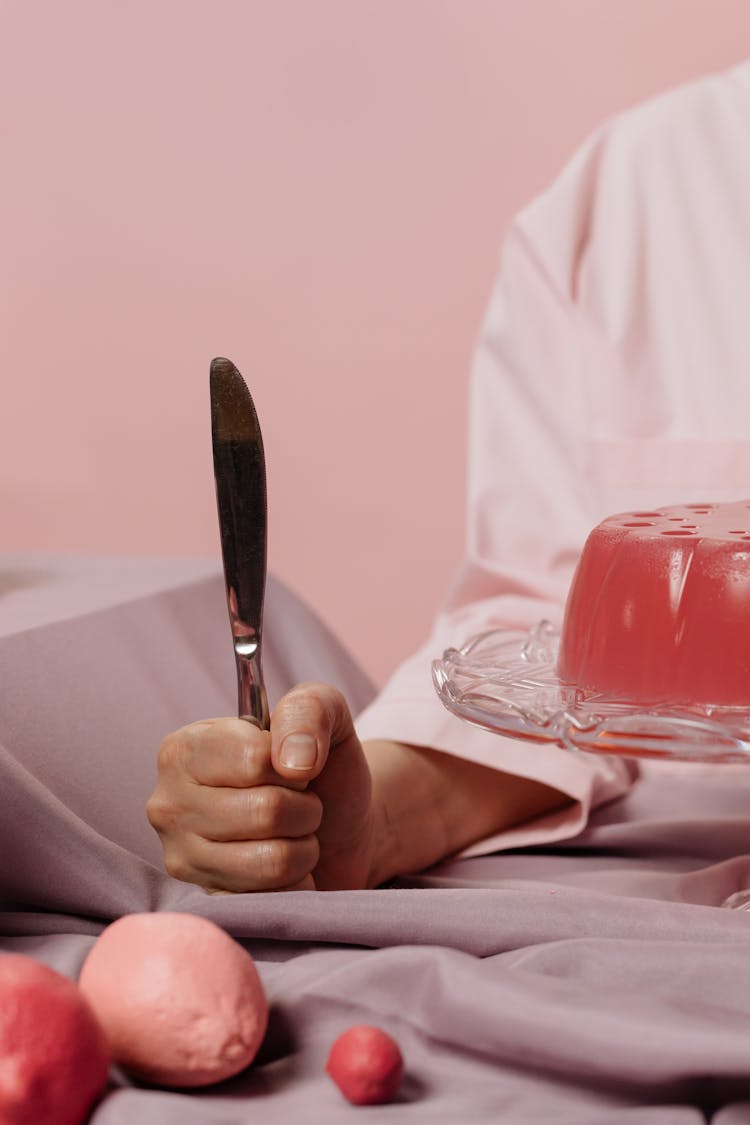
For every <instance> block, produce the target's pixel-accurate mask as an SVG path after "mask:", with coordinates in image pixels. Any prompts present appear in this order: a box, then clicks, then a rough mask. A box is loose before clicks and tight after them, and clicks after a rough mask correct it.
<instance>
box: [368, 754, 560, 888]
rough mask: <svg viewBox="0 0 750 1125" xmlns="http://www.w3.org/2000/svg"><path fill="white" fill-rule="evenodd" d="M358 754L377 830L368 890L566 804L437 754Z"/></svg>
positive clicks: (539, 789)
mask: <svg viewBox="0 0 750 1125" xmlns="http://www.w3.org/2000/svg"><path fill="white" fill-rule="evenodd" d="M364 752H365V756H366V758H367V761H368V765H369V767H370V773H371V775H372V787H373V792H372V799H373V807H374V810H375V813H376V824H377V839H376V843H375V848H374V856H373V863H372V870H371V877H370V880H369V881H370V885H371V886H377V885H378V884H379V883H382V882H384V881H385V880H386V879H390V878H393V877H394V876H395V875H402V874H406V873H407V872H410V871H421V870H423V869H424V868H426V867H430V866H431V865H432V864H434V863H437V862H438V861H439V860H441V859H444V858H446V857H447V856H449V855H453V854H455V853H456V852H458V851H461V849H462V848H466V847H468V846H469V845H470V844H473V843H475V842H476V841H477V840H481V839H483V838H484V837H486V836H491V835H493V834H494V833H497V832H501V831H503V830H504V829H506V828H511V827H512V826H513V825H516V824H520V823H522V822H523V821H525V820H529V819H531V818H532V817H535V816H540V815H542V814H543V813H547V812H551V811H553V810H554V809H557V808H562V807H563V805H565V804H567V803H568V800H569V798H568V797H566V796H565V795H564V794H563V793H561V792H560V791H559V790H557V789H552V788H550V787H549V786H547V785H543V784H542V783H541V782H536V781H529V780H528V779H527V778H522V777H516V776H515V775H513V774H508V773H503V772H502V771H501V770H494V769H491V768H489V767H487V766H480V765H477V764H476V763H475V762H469V761H466V760H465V759H463V758H456V757H454V756H453V755H451V754H445V753H442V752H440V751H438V750H428V749H424V748H422V747H418V746H407V745H404V744H402V743H397V742H385V741H383V742H381V741H377V742H374V741H373V742H366V743H364Z"/></svg>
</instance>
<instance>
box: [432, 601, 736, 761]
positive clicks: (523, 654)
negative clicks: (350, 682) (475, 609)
mask: <svg viewBox="0 0 750 1125" xmlns="http://www.w3.org/2000/svg"><path fill="white" fill-rule="evenodd" d="M559 640H560V634H559V631H558V630H557V629H556V628H555V627H554V626H553V625H551V624H550V622H548V621H540V622H539V624H538V625H536V626H535V627H534V628H533V629H532V630H531V631H530V632H528V633H524V632H520V631H511V630H506V629H498V630H493V631H491V632H487V633H481V634H480V635H479V636H476V637H472V638H471V639H470V640H469V641H467V642H466V644H464V645H462V647H461V648H458V649H456V648H449V649H446V651H445V652H444V653H443V656H442V659H440V660H435V661H434V662H433V665H432V676H433V681H434V683H435V688H436V690H437V693H438V695H439V696H440V699H441V700H442V702H443V704H444V705H445V707H447V708H448V710H449V711H452V712H453V714H454V715H458V717H459V718H461V719H465V720H466V721H467V722H470V723H474V724H475V725H477V726H480V727H484V728H485V729H487V730H490V731H494V732H495V733H496V734H505V735H511V736H512V737H513V738H526V739H529V740H530V741H533V742H554V743H557V744H558V745H559V746H562V747H564V748H566V749H568V750H571V751H585V752H586V753H589V754H591V753H594V754H620V755H622V756H623V757H629V758H661V759H664V760H677V761H693V762H750V709H746V708H738V707H713V706H698V705H695V706H692V705H691V706H682V705H680V706H677V705H670V704H659V705H658V706H654V707H644V706H643V704H638V703H631V702H628V701H627V700H622V699H612V698H607V697H606V696H604V695H600V694H595V693H593V692H585V691H583V690H581V689H580V688H577V687H575V686H571V685H569V684H564V683H562V682H561V681H560V680H559V679H558V677H557V672H556V666H557V650H558V645H559Z"/></svg>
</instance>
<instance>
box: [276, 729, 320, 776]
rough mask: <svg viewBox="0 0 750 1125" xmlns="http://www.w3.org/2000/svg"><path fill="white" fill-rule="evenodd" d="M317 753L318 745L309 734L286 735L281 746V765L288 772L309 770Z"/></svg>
mask: <svg viewBox="0 0 750 1125" xmlns="http://www.w3.org/2000/svg"><path fill="white" fill-rule="evenodd" d="M317 753H318V744H317V742H316V741H315V739H314V738H313V737H312V735H311V734H288V735H287V736H286V738H285V739H284V741H283V742H282V744H281V764H282V766H286V767H287V769H290V770H309V769H310V767H311V766H314V765H315V758H316V757H317Z"/></svg>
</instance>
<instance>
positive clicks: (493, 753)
mask: <svg viewBox="0 0 750 1125" xmlns="http://www.w3.org/2000/svg"><path fill="white" fill-rule="evenodd" d="M748 496H750V63H745V64H743V65H741V66H739V67H737V68H735V69H734V70H732V71H730V72H729V73H727V74H723V75H720V76H714V77H709V78H706V79H703V80H701V81H699V82H696V83H693V84H691V85H690V86H687V87H684V88H681V89H679V90H676V91H673V92H670V93H668V94H666V95H664V96H662V97H660V98H658V99H656V100H655V101H652V102H650V103H648V104H647V105H645V106H642V107H640V108H637V109H635V110H632V111H630V112H628V113H626V114H624V115H622V116H621V117H618V118H617V119H615V120H614V121H612V122H610V123H609V124H607V125H605V126H604V127H603V128H602V129H600V130H599V131H598V132H597V133H596V134H595V135H594V136H593V137H591V138H590V139H589V141H588V142H587V143H586V144H585V145H584V146H583V148H582V149H581V150H580V151H579V152H578V153H577V155H576V156H575V157H574V158H573V160H572V161H571V162H570V164H569V165H568V166H567V167H566V168H565V170H564V171H563V173H562V175H561V176H560V177H559V179H558V180H557V181H556V183H555V184H554V185H553V186H552V188H551V189H550V190H549V191H548V192H546V193H545V194H544V195H542V196H541V197H539V198H538V199H536V200H535V201H534V202H532V203H531V205H530V206H528V207H527V208H526V209H525V210H524V211H522V212H521V213H520V214H519V215H518V216H517V218H516V219H515V221H514V222H513V224H512V226H511V228H510V231H509V233H508V236H507V240H506V244H505V247H504V252H503V256H502V262H501V269H500V273H499V276H498V279H497V283H496V285H495V289H494V293H493V295H492V299H491V303H490V306H489V311H488V314H487V318H486V322H485V325H484V330H483V334H482V337H481V340H480V343H479V346H478V349H477V353H476V357H475V361H474V366H473V372H472V384H471V399H470V431H469V474H468V519H467V543H466V555H465V559H464V562H463V564H462V567H461V569H460V572H459V573H458V575H457V576H456V580H455V584H454V587H453V591H452V593H451V595H450V597H449V598H448V600H447V602H446V604H445V605H444V607H443V608H442V610H441V612H440V613H439V615H438V617H437V619H436V621H435V625H434V629H433V631H432V634H431V636H430V637H429V639H428V640H427V642H426V643H425V645H424V646H423V648H422V649H420V651H419V652H417V653H416V654H415V655H414V656H412V657H411V658H410V659H409V660H407V661H405V662H404V663H403V664H402V665H401V666H400V667H399V668H398V669H397V671H396V672H395V674H394V676H393V677H392V679H391V680H390V682H389V683H388V684H387V686H386V687H385V689H384V691H383V692H382V693H381V694H380V695H379V697H378V698H377V699H376V700H375V702H374V703H373V704H372V705H371V706H370V707H369V708H367V710H366V711H365V712H364V713H363V714H362V715H361V716H360V718H359V720H358V730H359V733H360V737H361V738H363V739H366V738H389V739H396V740H399V741H403V742H409V743H414V744H417V745H422V746H431V747H433V748H435V749H439V750H444V751H448V752H449V753H451V754H455V755H458V756H460V757H463V758H468V759H471V760H472V761H475V762H480V763H482V764H484V765H487V766H492V767H495V768H497V769H501V770H505V771H507V772H509V773H513V774H519V775H523V776H525V777H529V778H535V779H537V780H539V781H543V782H546V783H547V784H548V785H552V786H555V787H556V788H557V789H560V790H561V791H562V792H564V793H566V794H568V795H569V796H570V797H571V798H572V799H573V802H574V803H573V805H572V806H569V807H568V808H567V809H565V810H563V811H562V812H560V813H556V814H554V815H552V816H548V817H545V818H543V819H539V820H536V821H534V822H529V823H527V824H525V825H521V826H520V827H517V828H514V829H512V830H510V831H508V832H505V833H503V834H502V836H498V837H493V838H492V839H489V840H485V841H482V842H481V843H479V844H477V845H475V846H474V847H472V848H471V849H469V853H471V854H477V853H481V852H487V851H492V850H496V849H498V848H503V847H520V846H525V845H528V844H538V843H542V842H546V841H553V840H559V839H565V838H568V837H570V836H573V835H575V834H576V833H577V832H578V831H580V829H581V828H582V827H583V826H584V825H585V823H586V820H587V816H588V812H589V810H590V809H591V808H592V807H594V806H596V805H597V804H600V803H601V802H604V801H607V800H611V799H612V798H614V797H616V796H618V795H619V794H621V793H622V792H624V791H625V790H626V788H627V787H628V785H629V784H630V783H631V781H632V778H633V777H634V776H635V770H634V768H633V767H632V766H631V765H629V764H628V763H626V762H625V761H623V760H619V759H612V758H608V759H602V758H598V757H594V756H588V755H582V754H572V753H570V752H568V751H565V750H562V749H560V748H557V747H550V746H542V745H533V744H531V745H530V744H529V743H526V742H521V741H519V740H515V739H511V738H504V737H501V736H499V735H495V734H492V733H487V732H485V731H481V730H479V729H478V728H475V727H472V726H470V725H469V724H467V723H464V722H462V721H461V720H459V719H457V718H455V717H453V716H451V715H450V714H449V713H448V712H447V711H446V710H445V709H444V708H443V706H442V704H441V703H440V701H439V700H438V698H437V696H436V694H435V691H434V689H433V686H432V682H431V674H430V665H431V661H432V660H433V659H434V658H435V657H437V656H440V654H441V653H442V651H443V649H444V648H445V647H447V646H448V645H460V644H462V643H463V642H464V641H465V640H466V639H467V638H468V637H469V636H470V635H472V634H474V633H478V632H481V631H483V630H485V629H488V628H493V627H497V626H503V627H505V626H514V627H518V626H523V627H529V626H531V625H533V624H535V623H536V622H537V621H539V620H540V618H542V617H548V618H549V619H551V620H553V621H555V622H557V623H558V624H559V623H560V622H561V619H562V610H563V607H564V602H565V597H566V594H567V590H568V585H569V582H570V579H571V577H572V573H573V568H574V566H575V563H576V560H577V558H578V555H579V552H580V549H581V547H582V545H583V542H584V540H585V538H586V536H587V534H588V532H589V531H590V530H591V528H592V527H593V526H594V525H595V524H597V523H598V522H599V521H600V520H601V519H603V518H604V517H605V516H607V515H610V514H612V513H614V512H620V511H626V510H635V509H637V508H643V509H645V510H648V509H650V508H651V507H653V506H655V505H663V504H669V503H684V502H691V501H702V500H712V501H723V500H731V499H744V498H747V497H748Z"/></svg>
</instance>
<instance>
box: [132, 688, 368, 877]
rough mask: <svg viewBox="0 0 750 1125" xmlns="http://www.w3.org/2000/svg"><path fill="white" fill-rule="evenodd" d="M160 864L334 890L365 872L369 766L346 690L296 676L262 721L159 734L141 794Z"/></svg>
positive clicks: (212, 722) (177, 870)
mask: <svg viewBox="0 0 750 1125" xmlns="http://www.w3.org/2000/svg"><path fill="white" fill-rule="evenodd" d="M147 815H148V819H149V821H150V822H151V824H152V825H153V827H154V828H155V829H156V831H157V832H158V833H159V836H160V837H161V841H162V845H163V848H164V864H165V867H166V869H167V871H168V872H169V874H170V875H173V876H174V877H175V878H178V879H183V880H186V881H187V882H190V883H198V884H199V885H200V886H202V887H205V888H206V889H207V890H212V891H235V892H242V891H272V890H305V889H315V888H317V889H321V890H335V889H344V888H354V887H366V886H370V885H372V884H373V880H374V878H375V876H374V870H373V864H374V850H375V840H376V837H377V834H378V832H377V828H376V819H377V818H376V814H375V811H374V805H373V797H372V784H371V779H370V770H369V767H368V764H367V761H366V758H365V755H364V753H363V750H362V746H361V744H360V742H359V739H358V738H357V735H356V733H355V731H354V725H353V722H352V717H351V714H350V712H349V708H348V706H347V703H346V700H345V699H344V697H343V696H342V695H341V693H340V692H339V691H337V690H336V689H335V688H332V687H329V686H328V685H326V684H321V683H307V684H301V685H299V686H298V687H295V688H294V689H293V690H292V691H290V692H289V693H288V694H287V695H285V696H284V698H283V699H281V700H280V702H279V703H278V704H277V706H276V707H275V708H274V711H273V713H272V715H271V729H270V731H262V730H259V729H258V728H257V727H255V726H253V724H252V723H248V722H245V721H244V720H242V719H208V720H205V721H202V722H196V723H191V724H190V725H189V726H186V727H183V728H182V729H181V730H178V731H176V732H175V733H174V734H170V735H169V736H168V737H167V738H165V740H164V742H163V743H162V745H161V748H160V751H159V759H158V783H157V786H156V789H155V790H154V793H153V795H152V797H151V799H150V800H149V802H148V806H147Z"/></svg>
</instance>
